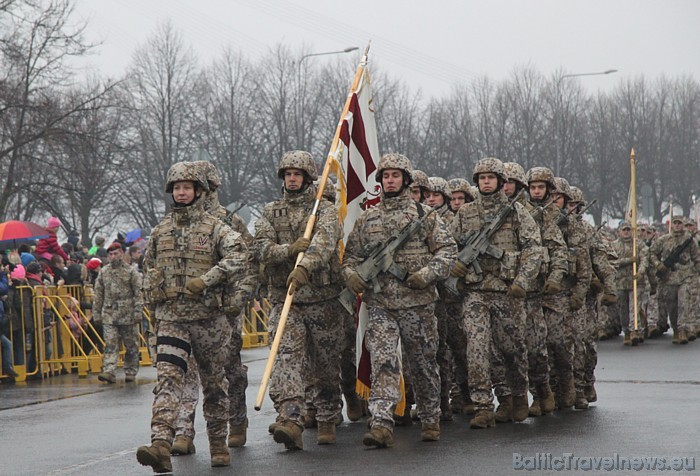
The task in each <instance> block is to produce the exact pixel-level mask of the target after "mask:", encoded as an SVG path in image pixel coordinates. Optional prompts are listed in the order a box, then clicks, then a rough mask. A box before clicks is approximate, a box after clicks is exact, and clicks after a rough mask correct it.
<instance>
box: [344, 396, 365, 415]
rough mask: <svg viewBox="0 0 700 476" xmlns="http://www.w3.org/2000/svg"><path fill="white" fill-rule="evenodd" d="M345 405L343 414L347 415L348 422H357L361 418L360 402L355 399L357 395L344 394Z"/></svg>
mask: <svg viewBox="0 0 700 476" xmlns="http://www.w3.org/2000/svg"><path fill="white" fill-rule="evenodd" d="M345 403H346V404H347V407H346V408H345V412H346V413H347V414H348V420H350V421H357V420H359V419H360V418H362V402H360V399H359V398H357V394H355V393H346V394H345Z"/></svg>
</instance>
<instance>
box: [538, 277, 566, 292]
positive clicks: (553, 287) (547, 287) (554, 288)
mask: <svg viewBox="0 0 700 476" xmlns="http://www.w3.org/2000/svg"><path fill="white" fill-rule="evenodd" d="M559 291H561V284H559V283H557V282H556V281H550V280H549V279H548V280H547V281H546V282H545V283H544V289H543V290H542V292H543V293H545V294H548V295H549V294H556V293H558V292H559Z"/></svg>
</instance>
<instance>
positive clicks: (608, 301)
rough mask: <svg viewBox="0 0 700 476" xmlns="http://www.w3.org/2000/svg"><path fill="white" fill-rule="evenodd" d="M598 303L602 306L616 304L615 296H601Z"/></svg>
mask: <svg viewBox="0 0 700 476" xmlns="http://www.w3.org/2000/svg"><path fill="white" fill-rule="evenodd" d="M600 303H601V304H602V305H603V306H613V305H615V304H617V296H616V295H615V294H603V297H602V298H601V299H600Z"/></svg>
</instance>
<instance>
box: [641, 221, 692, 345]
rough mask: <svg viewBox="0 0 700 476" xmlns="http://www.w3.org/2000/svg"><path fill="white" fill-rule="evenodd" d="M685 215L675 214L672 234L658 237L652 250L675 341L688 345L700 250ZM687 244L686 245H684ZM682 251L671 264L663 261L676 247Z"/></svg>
mask: <svg viewBox="0 0 700 476" xmlns="http://www.w3.org/2000/svg"><path fill="white" fill-rule="evenodd" d="M684 225H685V224H684V220H683V217H675V216H674V217H673V221H672V222H671V233H669V234H667V235H664V236H661V237H659V238H658V239H657V240H656V241H655V242H654V243H653V244H652V248H651V252H650V259H651V263H650V265H651V266H653V267H654V268H655V269H656V271H657V272H658V273H659V277H660V281H661V283H663V286H662V287H661V289H663V294H662V295H661V296H660V297H659V300H660V301H663V302H664V305H665V307H666V309H668V315H669V317H670V319H671V327H672V328H673V343H674V344H687V343H688V340H689V336H688V334H689V332H690V331H692V330H693V329H692V328H691V326H692V323H693V319H694V317H693V316H694V313H696V312H697V309H693V305H695V304H696V301H695V299H694V292H695V291H694V289H693V288H694V287H697V284H698V269H700V250H699V249H698V242H697V241H696V239H695V238H694V236H693V235H692V234H691V233H690V232H689V231H687V230H686V229H685V226H684ZM682 247H685V248H682ZM681 249H682V250H683V251H682V252H680V256H679V257H678V260H677V261H676V262H675V263H674V264H673V265H671V266H670V267H669V266H667V265H666V264H664V260H666V259H667V258H669V256H671V255H672V254H673V253H674V251H675V250H679V251H680V250H681Z"/></svg>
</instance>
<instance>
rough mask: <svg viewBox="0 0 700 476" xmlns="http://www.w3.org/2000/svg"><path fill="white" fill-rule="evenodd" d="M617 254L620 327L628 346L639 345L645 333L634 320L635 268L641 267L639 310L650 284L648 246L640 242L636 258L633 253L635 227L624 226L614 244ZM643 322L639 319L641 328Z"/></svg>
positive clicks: (626, 223) (638, 269)
mask: <svg viewBox="0 0 700 476" xmlns="http://www.w3.org/2000/svg"><path fill="white" fill-rule="evenodd" d="M614 247H615V254H617V262H615V263H614V265H615V267H616V268H617V277H616V279H615V281H616V283H617V306H618V313H619V317H620V325H621V326H622V330H623V331H624V333H625V340H624V345H637V344H639V343H640V342H641V341H642V339H643V332H642V331H641V330H639V329H637V328H635V316H634V294H633V291H634V283H633V281H634V277H635V276H634V275H633V273H632V264H633V263H634V262H635V261H636V263H637V276H636V277H637V309H638V310H639V309H643V308H644V307H645V301H644V285H645V283H646V279H645V275H646V269H647V265H648V259H647V255H646V253H644V244H643V243H642V242H641V240H640V241H639V242H637V250H636V256H633V252H632V225H631V224H630V223H629V222H627V221H625V222H622V223H621V224H620V227H619V238H618V240H617V241H616V242H615V243H614ZM640 322H641V320H640V319H639V316H637V327H639V323H640Z"/></svg>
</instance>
